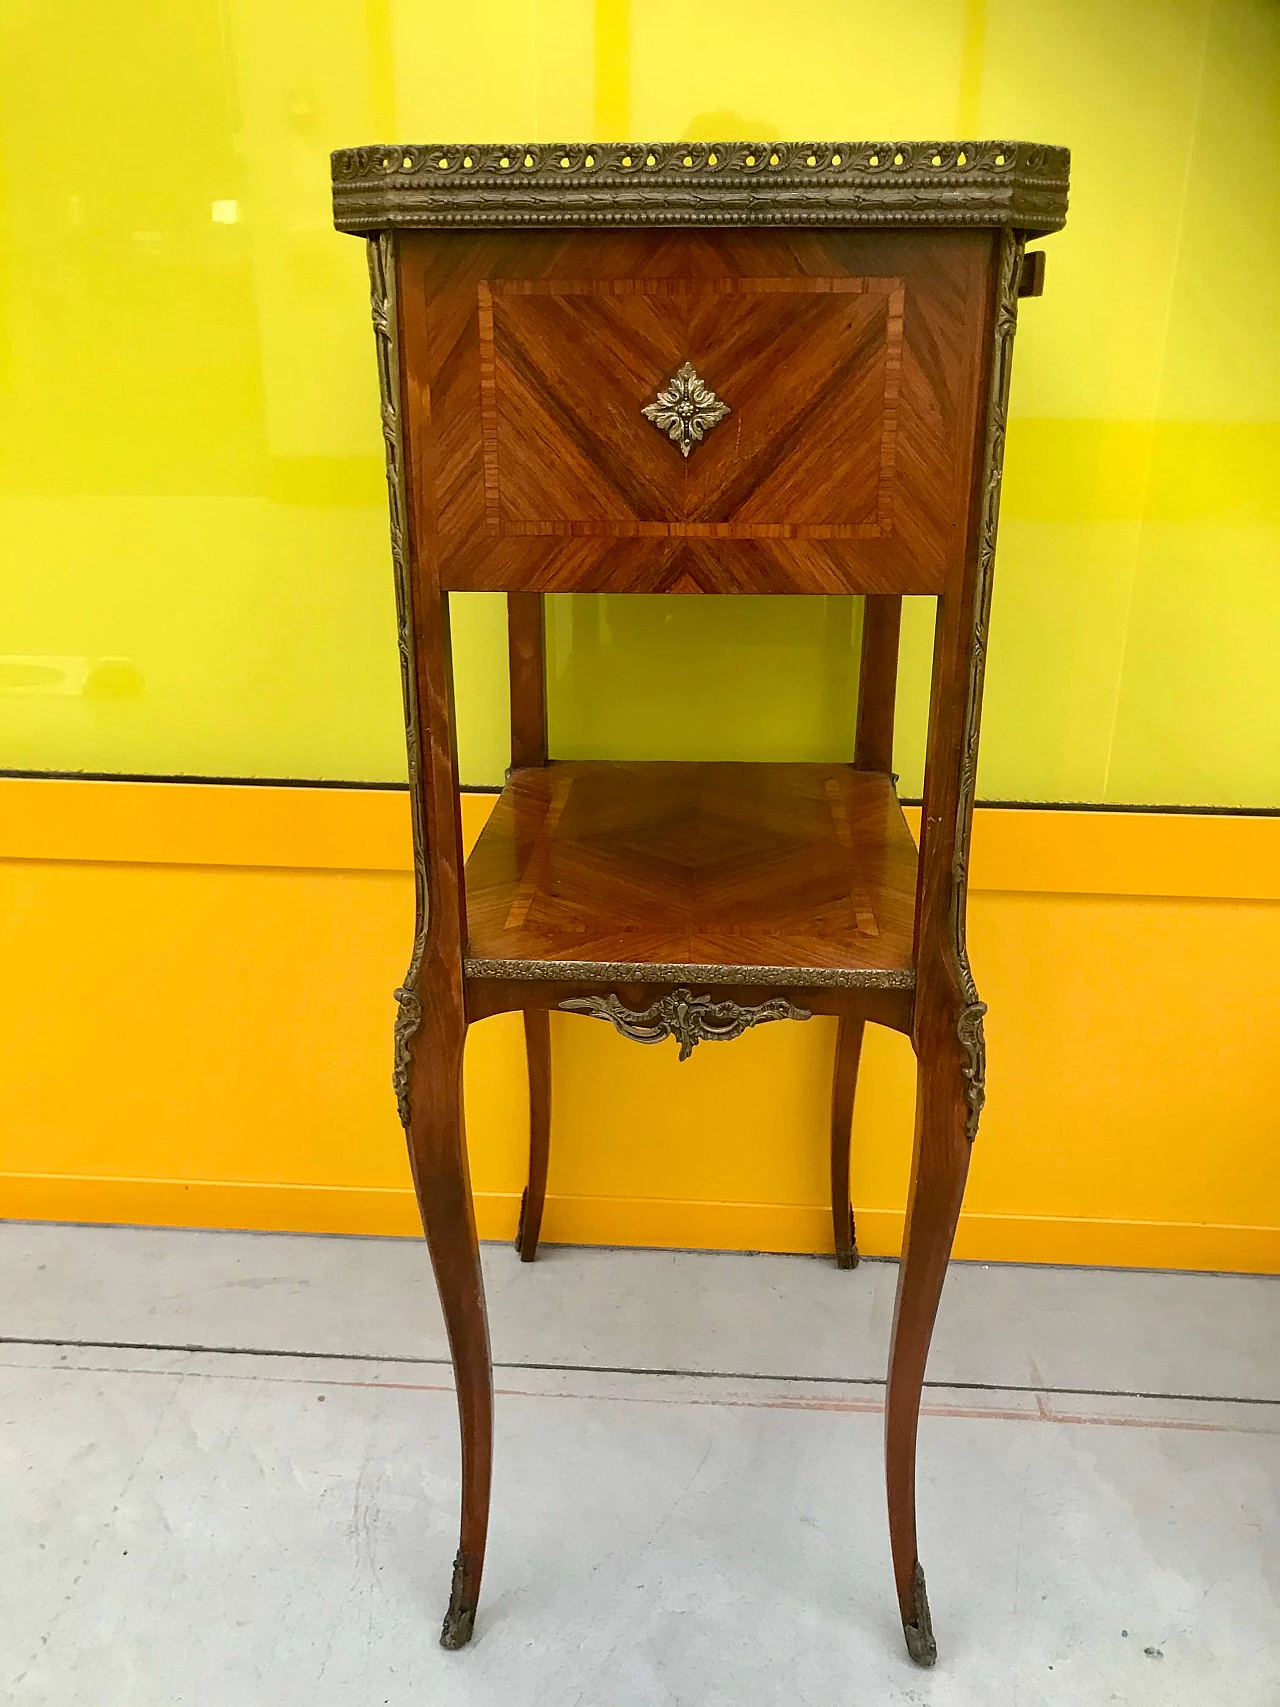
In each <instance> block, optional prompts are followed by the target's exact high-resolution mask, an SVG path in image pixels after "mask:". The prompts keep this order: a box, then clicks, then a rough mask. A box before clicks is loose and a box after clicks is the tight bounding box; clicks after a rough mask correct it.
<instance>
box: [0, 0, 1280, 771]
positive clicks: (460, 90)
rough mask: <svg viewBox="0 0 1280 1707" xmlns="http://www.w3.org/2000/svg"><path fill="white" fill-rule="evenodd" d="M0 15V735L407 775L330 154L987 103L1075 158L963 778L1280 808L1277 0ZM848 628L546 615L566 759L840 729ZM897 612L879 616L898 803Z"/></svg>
mask: <svg viewBox="0 0 1280 1707" xmlns="http://www.w3.org/2000/svg"><path fill="white" fill-rule="evenodd" d="M3 19H4V21H3V24H2V25H0V30H2V31H3V36H2V39H0V100H2V101H3V105H4V111H5V115H6V124H5V129H4V138H3V150H4V152H3V163H2V168H0V169H2V171H3V207H4V210H5V212H4V217H5V226H6V230H5V243H4V248H3V257H4V259H3V262H0V268H2V270H0V311H2V323H0V324H2V329H0V463H2V466H0V540H3V551H4V573H3V576H0V762H2V763H3V764H5V765H9V766H14V767H29V768H52V769H66V770H90V771H115V772H148V773H187V774H231V775H259V776H261V775H265V776H312V777H346V778H352V779H369V780H373V779H392V778H396V777H398V776H400V775H401V774H402V763H403V761H402V753H401V732H400V716H399V710H398V704H397V695H398V687H397V680H396V667H395V649H394V644H393V636H392V607H391V593H390V577H389V572H388V566H387V552H386V546H385V525H384V517H383V509H382V491H381V475H380V470H379V461H378V458H379V444H378V435H377V406H376V397H375V390H374V376H373V366H372V354H371V340H370V337H369V333H368V329H367V324H366V315H365V309H364V300H365V292H366V286H365V281H364V274H363V256H362V254H361V250H360V246H359V244H357V243H356V242H354V241H353V240H351V239H349V238H340V237H338V236H336V235H335V234H334V233H333V232H332V229H331V226H330V220H329V209H328V166H327V153H328V150H329V149H330V148H332V147H335V146H338V145H341V144H346V143H351V142H359V141H367V140H372V139H375V138H379V137H381V138H388V139H390V138H392V137H400V138H405V139H409V140H412V139H427V138H429V137H432V136H437V137H446V138H447V137H450V136H470V137H472V138H476V139H484V138H486V137H498V136H509V137H515V138H518V137H529V138H539V139H551V138H553V137H561V136H584V135H590V134H595V135H598V136H601V137H602V138H608V137H620V136H623V135H625V134H627V133H631V134H639V133H644V134H647V135H651V136H678V135H687V136H693V137H701V138H709V137H712V136H720V137H723V136H725V135H726V133H733V134H737V135H743V134H750V135H757V136H760V137H764V138H767V137H771V136H772V137H777V136H784V135H807V136H822V135H826V136H843V137H851V136H852V137H858V136H873V135H880V136H892V135H895V134H896V135H908V136H909V135H919V136H928V135H934V136H939V135H941V136H946V135H954V134H963V135H970V136H972V135H975V134H984V133H985V134H988V135H1022V136H1031V137H1035V138H1038V139H1043V140H1046V141H1053V142H1063V143H1066V144H1068V145H1069V146H1070V147H1071V148H1072V150H1073V156H1074V166H1073V190H1072V212H1071V218H1070V221H1069V224H1068V227H1067V230H1066V231H1065V232H1064V233H1063V234H1062V235H1060V236H1058V237H1056V238H1054V239H1053V241H1052V242H1051V243H1050V244H1049V245H1048V250H1049V279H1048V291H1047V294H1046V296H1045V297H1044V298H1043V299H1042V300H1041V301H1038V302H1033V303H1029V304H1027V305H1026V307H1025V309H1024V315H1023V329H1022V332H1021V334H1020V338H1019V352H1018V369H1017V374H1016V377H1015V394H1014V412H1015V425H1014V430H1013V434H1012V438H1011V443H1010V452H1009V468H1008V478H1007V482H1006V502H1005V520H1004V526H1003V533H1002V546H1001V564H1000V574H999V577H998V581H997V593H996V600H997V604H996V611H995V617H994V633H993V650H992V657H991V667H990V673H989V686H988V710H987V719H986V733H985V748H984V759H983V772H982V777H981V791H982V793H983V794H984V795H986V796H987V797H994V798H1040V799H1092V800H1103V801H1105V800H1112V801H1134V802H1146V801H1170V802H1198V803H1203V804H1208V805H1232V804H1253V805H1274V804H1277V803H1280V685H1278V683H1277V675H1276V672H1275V670H1274V668H1273V666H1272V660H1271V650H1272V646H1273V640H1272V636H1273V635H1274V633H1275V632H1276V628H1277V623H1278V621H1280V577H1277V575H1276V567H1277V549H1276V546H1277V514H1276V512H1277V507H1278V503H1280V500H1278V499H1277V496H1276V480H1275V476H1274V469H1275V466H1276V454H1277V451H1278V450H1280V428H1278V427H1277V425H1276V416H1277V396H1278V395H1280V313H1278V312H1277V308H1278V306H1280V305H1278V304H1277V285H1276V280H1277V278H1278V277H1280V264H1278V263H1280V255H1278V254H1277V248H1280V233H1278V229H1277V222H1276V220H1275V218H1274V186H1275V183H1276V181H1277V172H1276V168H1277V165H1280V147H1278V146H1277V142H1276V136H1275V131H1274V126H1273V123H1272V120H1273V115H1272V114H1271V112H1270V111H1269V107H1268V101H1269V99H1270V94H1269V92H1270V91H1271V90H1272V89H1273V88H1274V86H1275V74H1276V69H1277V61H1278V60H1280V32H1277V30H1276V28H1275V23H1276V17H1275V10H1274V5H1273V4H1272V3H1271V0H1160V3H1159V4H1158V5H1156V4H1152V3H1151V0H1037V3H1036V4H1034V5H1027V4H1025V0H919V4H917V5H914V6H911V7H885V6H882V5H871V4H868V3H865V0H841V3H840V4H836V3H835V0H819V3H818V4H816V5H811V6H809V7H808V8H805V9H802V10H801V11H798V12H794V13H790V14H787V16H786V17H785V20H783V19H781V18H780V14H779V12H778V9H777V7H776V6H775V5H772V4H770V5H765V4H763V3H762V0H740V4H739V5H738V6H737V7H736V8H735V10H734V14H733V20H732V25H731V26H730V24H729V23H728V22H727V21H726V18H725V16H724V14H723V13H722V12H720V11H717V10H716V9H715V8H690V7H688V6H684V5H677V4H675V3H674V0H649V3H648V4H646V5H645V6H644V7H640V6H637V5H633V4H628V3H627V0H490V4H488V5H487V6H484V7H479V6H477V7H471V8H446V7H443V6H439V5H427V4H425V3H423V0H412V3H411V0H308V3H307V4H305V5H304V4H303V3H302V0H252V3H250V0H135V4H133V5H132V6H130V7H127V8H120V7H101V6H97V5H93V4H91V3H90V0H46V3H44V4H42V5H41V6H39V7H35V6H29V7H12V8H7V9H6V10H5V12H4V14H3ZM457 603H458V605H459V607H460V608H459V610H458V613H457V616H456V619H455V646H456V650H457V657H458V686H459V697H460V718H461V725H462V728H461V734H462V748H463V764H464V771H465V774H466V775H467V776H468V778H469V779H470V780H472V781H477V782H484V781H493V780H496V779H497V777H498V776H499V775H500V773H501V770H502V768H503V765H504V763H505V758H506V753H505V744H504V724H505V716H506V687H505V681H504V640H503V612H502V607H501V604H500V602H499V601H497V600H495V599H493V598H491V597H484V596H476V597H474V598H469V599H463V600H458V601H457ZM859 620H860V619H859V615H858V612H857V610H856V608H855V607H853V606H851V605H849V604H842V603H841V602H840V601H835V600H815V601H812V603H811V605H806V604H805V602H803V601H802V602H793V601H785V602H784V601H775V602H767V601H760V600H743V601H719V602H716V603H714V604H711V603H706V604H702V605H697V606H695V604H694V602H693V601H685V602H684V604H683V605H682V604H681V603H680V601H649V600H636V601H632V602H631V603H629V604H628V603H627V602H626V601H621V600H612V601H604V602H602V603H599V602H592V601H586V600H570V599H564V600H558V601H556V602H555V607H554V610H553V613H552V621H551V645H552V661H553V684H552V719H553V724H552V726H553V732H554V737H555V741H556V744H557V750H558V751H559V752H561V753H564V754H566V755H568V754H575V753H576V754H586V753H601V752H616V753H635V752H643V753H645V754H649V755H655V756H656V755H668V754H670V755H675V754H679V753H683V752H688V753H694V752H696V753H726V754H728V753H730V752H732V753H735V754H736V753H739V752H741V753H746V752H753V753H756V754H759V755H760V756H782V755H784V754H786V755H791V756H805V755H812V756H815V757H817V756H821V757H828V756H836V755H838V754H841V753H843V752H847V751H848V743H849V734H850V728H851V718H852V706H853V702H854V697H855V687H856V681H855V677H856V652H857V647H856V641H857V633H858V625H859ZM929 627H930V623H929V613H928V611H927V609H919V610H913V611H912V612H911V613H910V615H909V619H908V622H907V624H906V630H905V641H904V666H905V667H904V682H903V710H902V723H901V741H900V749H901V750H900V753H899V757H898V760H897V763H898V767H899V769H900V770H901V771H902V773H903V784H904V788H906V789H907V790H913V789H914V788H916V787H918V784H919V753H920V736H921V711H922V697H923V694H924V692H925V691H926V687H927V676H928V646H929ZM695 657H696V658H697V660H698V672H697V675H696V686H695V685H694V683H695V675H694V671H693V667H692V660H693V659H694V658H695Z"/></svg>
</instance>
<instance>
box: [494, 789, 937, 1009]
mask: <svg viewBox="0 0 1280 1707" xmlns="http://www.w3.org/2000/svg"><path fill="white" fill-rule="evenodd" d="M915 892H916V849H915V843H914V842H913V841H912V838H911V832H910V830H909V829H908V828H907V823H906V820H905V818H904V817H903V815H902V809H901V807H900V806H899V804H898V800H897V796H896V795H895V793H894V789H893V783H892V780H891V778H889V777H887V776H882V775H878V774H872V773H868V772H861V771H855V770H853V769H852V768H851V767H849V766H847V765H823V764H726V763H714V764H712V763H708V764H701V763H689V764H671V763H625V762H616V761H615V762H586V761H567V762H560V763H554V764H549V765H547V766H545V767H542V768H537V769H528V770H519V771H515V772H513V773H512V775H511V778H510V780H509V781H508V783H507V786H506V788H505V789H504V790H503V792H502V796H501V798H500V800H499V801H498V804H497V806H496V807H495V808H494V811H493V813H492V815H491V816H490V818H489V820H488V822H487V823H486V825H485V827H484V829H483V831H482V832H481V835H480V839H479V841H478V842H477V844H476V846H475V848H474V849H473V851H472V853H471V857H470V858H469V859H468V861H467V918H468V926H469V932H470V941H469V945H468V951H467V962H466V970H467V974H468V976H469V977H472V978H484V977H491V978H538V977H541V978H546V977H555V978H582V979H591V978H592V977H595V976H598V977H599V978H600V979H601V980H602V981H604V980H606V979H607V980H613V981H617V980H620V979H634V980H636V981H644V982H650V983H651V982H654V981H656V980H663V979H667V978H670V979H680V978H701V979H702V981H704V982H708V981H711V982H730V981H733V982H738V981H743V982H753V983H771V984H778V985H783V986H785V985H796V986H804V985H806V984H809V985H815V984H818V985H821V984H832V985H842V984H847V985H856V986H861V987H864V988H872V989H875V988H880V989H910V988H911V987H912V985H913V983H914V976H915V974H914V963H913V958H912V932H913V922H914V913H915Z"/></svg>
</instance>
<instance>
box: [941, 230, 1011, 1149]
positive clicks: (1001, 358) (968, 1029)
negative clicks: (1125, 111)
mask: <svg viewBox="0 0 1280 1707" xmlns="http://www.w3.org/2000/svg"><path fill="white" fill-rule="evenodd" d="M1023 248H1024V242H1023V237H1022V234H1021V233H1020V232H1016V231H1004V232H1002V233H1001V235H1000V262H999V265H1000V275H999V286H998V292H997V299H996V323H995V330H994V335H993V339H992V348H991V378H990V389H989V392H988V397H987V436H986V444H985V446H984V449H983V461H982V508H981V512H980V515H979V518H978V562H977V569H976V573H975V577H974V588H973V618H972V621H973V627H972V634H971V639H970V643H969V672H968V681H967V683H966V687H965V702H964V723H963V725H962V729H961V737H960V787H959V790H958V792H957V796H956V832H955V841H954V843H953V852H952V858H951V946H952V949H953V951H954V954H955V960H956V968H957V971H958V973H959V977H960V991H961V995H962V997H963V1000H964V1004H965V1005H964V1007H963V1008H962V1009H961V1012H960V1014H959V1016H958V1018H957V1021H956V1036H957V1038H958V1040H959V1043H960V1048H961V1050H962V1052H963V1054H964V1060H965V1065H964V1066H963V1067H962V1068H961V1072H962V1073H963V1075H964V1078H965V1080H966V1083H967V1086H968V1088H967V1091H966V1100H967V1101H968V1104H969V1115H968V1118H967V1120H966V1122H965V1133H966V1135H967V1136H968V1138H969V1139H970V1141H972V1140H973V1139H974V1138H976V1137H977V1135H978V1120H979V1117H980V1115H981V1113H982V1108H983V1104H984V1103H985V1101H986V1081H987V1050H986V1039H985V1036H984V1033H983V1028H982V1016H983V1014H984V1013H985V1012H986V1011H987V1010H986V1007H985V1005H984V1004H983V1003H982V1002H981V1001H980V1000H979V999H978V986H977V984H976V983H975V982H974V977H973V968H972V966H971V965H970V964H969V947H968V941H967V937H966V931H965V912H966V898H967V895H968V887H969V850H970V844H971V842H972V839H973V802H974V794H975V791H976V789H977V782H978V734H979V727H980V724H981V719H982V684H983V679H984V677H985V675H986V668H987V636H988V631H989V629H990V624H991V583H992V576H993V573H994V569H995V558H996V530H997V527H998V525H999V521H1000V482H1001V479H1002V477H1003V472H1004V443H1005V434H1006V430H1007V426H1008V416H1009V379H1010V374H1011V372H1012V366H1013V338H1014V333H1015V332H1016V331H1017V329H1018V282H1019V280H1020V278H1021V276H1022V253H1023Z"/></svg>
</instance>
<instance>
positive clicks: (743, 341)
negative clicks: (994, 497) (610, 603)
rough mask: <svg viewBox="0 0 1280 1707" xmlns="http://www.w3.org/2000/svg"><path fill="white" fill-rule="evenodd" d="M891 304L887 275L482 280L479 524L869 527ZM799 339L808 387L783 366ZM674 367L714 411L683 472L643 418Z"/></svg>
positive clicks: (637, 528)
mask: <svg viewBox="0 0 1280 1707" xmlns="http://www.w3.org/2000/svg"><path fill="white" fill-rule="evenodd" d="M902 308H903V288H902V281H901V279H896V278H892V277H890V278H790V279H732V278H729V279H726V278H720V279H665V278H658V279H515V280H494V281H488V280H485V281H482V282H481V284H480V286H479V337H480V384H481V410H482V433H483V439H484V473H485V521H486V525H487V527H488V529H489V531H490V532H491V533H493V534H498V535H506V536H512V535H522V534H525V535H534V536H539V535H561V536H568V535H584V536H597V537H608V538H615V539H641V538H644V539H664V538H687V539H771V538H772V539H859V538H872V539H874V538H878V537H880V536H881V535H883V534H887V533H888V532H889V531H890V529H891V528H892V525H893V487H894V465H895V459H896V453H897V439H898V396H899V390H900V379H901V372H902ZM814 346H820V347H821V348H822V349H823V351H824V369H823V373H822V376H821V380H820V382H819V384H818V385H817V386H816V388H815V389H814V390H813V391H812V392H807V391H805V390H802V389H801V388H800V387H798V386H797V385H796V384H795V380H794V377H793V372H792V370H793V368H794V366H795V365H796V363H798V362H801V361H803V360H804V358H805V356H806V355H807V354H808V353H809V352H810V351H811V349H812V348H813V347H814ZM685 361H689V362H692V364H693V366H694V367H695V368H696V369H697V371H698V373H699V375H700V376H701V378H702V379H703V380H705V381H706V383H707V384H708V385H710V387H711V388H712V390H713V391H715V392H716V393H717V395H718V396H719V397H720V398H721V399H722V400H723V401H726V402H728V403H729V404H730V408H731V414H730V416H729V417H728V419H727V420H726V422H725V423H724V424H723V425H720V426H717V427H715V428H713V429H712V430H711V432H710V434H709V435H708V436H707V438H706V439H705V440H704V441H703V442H702V443H701V444H699V445H697V446H696V447H695V450H694V453H693V455H692V457H691V458H688V459H686V458H684V457H682V456H681V455H680V454H679V453H678V452H677V450H676V449H675V447H674V446H673V445H672V444H671V443H670V441H669V440H668V439H667V437H666V436H665V435H664V434H661V433H659V432H656V431H655V430H654V428H653V427H652V426H651V425H650V423H649V422H648V421H647V420H646V419H645V418H644V416H643V415H642V414H641V405H642V404H644V403H648V402H650V401H651V400H652V397H653V394H654V391H655V389H656V388H657V386H658V385H660V384H661V383H663V381H665V379H666V378H667V377H668V376H669V375H671V374H673V373H674V372H675V371H676V369H677V368H679V367H680V365H681V363H682V362H685ZM655 376H657V377H656V380H655ZM730 393H733V395H732V396H731V395H730ZM735 399H736V400H735ZM549 445H554V446H555V451H556V454H555V456H554V458H549V457H548V456H547V447H548V446H549Z"/></svg>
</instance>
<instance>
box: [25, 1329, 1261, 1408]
mask: <svg viewBox="0 0 1280 1707" xmlns="http://www.w3.org/2000/svg"><path fill="white" fill-rule="evenodd" d="M0 1345H31V1346H48V1347H53V1348H57V1347H59V1346H65V1347H69V1348H70V1349H71V1350H74V1351H183V1352H191V1353H198V1354H200V1355H202V1356H205V1357H291V1358H305V1359H309V1360H310V1361H312V1362H315V1363H407V1364H415V1365H420V1366H422V1367H424V1368H441V1369H447V1368H448V1367H449V1359H448V1358H447V1357H409V1356H406V1355H404V1354H403V1353H396V1352H382V1353H379V1352H365V1351H282V1350H280V1349H278V1348H275V1347H267V1346H254V1345H180V1344H176V1343H171V1342H169V1341H159V1340H70V1339H35V1338H28V1337H26V1336H24V1335H20V1334H0ZM493 1367H494V1368H495V1369H527V1370H531V1371H537V1372H540V1373H548V1374H560V1375H664V1376H679V1377H682V1378H684V1379H687V1380H694V1381H774V1382H783V1383H792V1384H794V1383H800V1382H807V1383H808V1384H809V1385H811V1386H828V1387H883V1386H884V1384H885V1383H884V1378H883V1376H879V1375H770V1374H759V1373H756V1372H754V1371H752V1370H737V1369H667V1368H655V1367H653V1366H651V1365H638V1364H636V1365H633V1364H617V1363H533V1362H529V1363H524V1362H503V1361H500V1360H498V1359H496V1358H495V1360H494V1364H493ZM924 1384H925V1386H926V1387H935V1388H941V1389H944V1390H946V1391H948V1392H955V1393H1043V1394H1045V1395H1046V1397H1058V1398H1071V1397H1079V1398H1082V1399H1177V1400H1182V1401H1184V1402H1185V1403H1187V1404H1194V1405H1280V1399H1262V1398H1253V1397H1249V1396H1246V1395H1244V1394H1240V1393H1158V1392H1145V1391H1143V1390H1142V1389H1141V1388H1135V1387H1033V1386H1020V1385H1018V1384H1017V1383H1016V1382H1012V1381H926V1382H925V1383H924Z"/></svg>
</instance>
